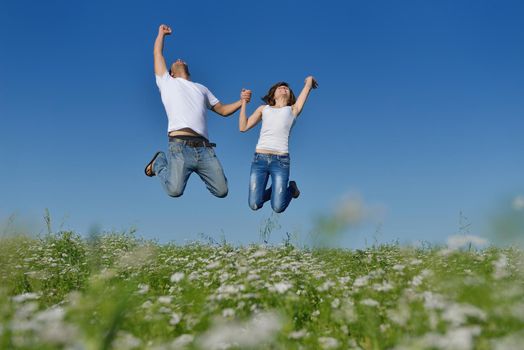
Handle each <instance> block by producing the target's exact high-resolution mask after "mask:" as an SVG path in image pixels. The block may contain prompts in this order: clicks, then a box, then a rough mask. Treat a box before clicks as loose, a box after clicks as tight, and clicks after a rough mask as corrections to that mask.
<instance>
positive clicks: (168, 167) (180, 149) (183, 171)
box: [153, 140, 228, 198]
mask: <svg viewBox="0 0 524 350" xmlns="http://www.w3.org/2000/svg"><path fill="white" fill-rule="evenodd" d="M153 170H154V172H155V174H156V175H157V176H158V178H159V179H160V183H161V184H162V187H163V188H164V190H165V191H166V192H167V194H168V195H170V196H171V197H180V196H181V195H182V194H183V193H184V189H185V188H186V184H187V180H188V179H189V175H191V173H193V172H195V173H197V174H198V175H199V176H200V178H201V179H202V181H204V183H205V184H206V187H207V189H208V190H209V192H211V193H212V194H213V195H214V196H216V197H219V198H224V197H225V196H227V192H228V189H227V179H226V176H225V175H224V170H223V169H222V165H221V164H220V161H219V160H218V158H217V156H216V154H215V150H214V149H213V148H212V147H190V146H188V145H187V144H185V143H184V141H182V140H180V141H170V142H169V156H166V154H165V153H164V152H161V153H160V154H159V155H158V156H157V158H156V160H155V162H154V164H153Z"/></svg>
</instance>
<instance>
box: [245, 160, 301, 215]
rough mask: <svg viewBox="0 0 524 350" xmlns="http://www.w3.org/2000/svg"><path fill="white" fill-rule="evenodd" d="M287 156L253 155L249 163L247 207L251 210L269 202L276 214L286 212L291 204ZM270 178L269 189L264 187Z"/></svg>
mask: <svg viewBox="0 0 524 350" xmlns="http://www.w3.org/2000/svg"><path fill="white" fill-rule="evenodd" d="M289 164H290V160H289V155H275V154H262V153H255V157H254V158H253V162H252V163H251V177H250V184H249V207H250V208H251V209H253V210H258V209H260V208H262V206H263V205H264V203H265V202H267V201H269V200H271V208H273V210H274V211H275V212H277V213H281V212H283V211H284V210H286V208H287V206H288V205H289V202H291V198H292V197H291V189H290V188H289V186H288V180H289ZM269 176H271V187H270V188H268V189H266V185H267V182H268V179H269Z"/></svg>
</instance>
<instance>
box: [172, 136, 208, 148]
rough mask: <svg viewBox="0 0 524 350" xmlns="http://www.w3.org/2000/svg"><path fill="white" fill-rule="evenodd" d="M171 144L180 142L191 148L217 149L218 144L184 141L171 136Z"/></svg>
mask: <svg viewBox="0 0 524 350" xmlns="http://www.w3.org/2000/svg"><path fill="white" fill-rule="evenodd" d="M169 141H170V142H180V143H183V144H184V145H186V146H189V147H216V146H217V144H216V143H212V142H209V141H207V140H184V139H181V138H178V137H172V136H169Z"/></svg>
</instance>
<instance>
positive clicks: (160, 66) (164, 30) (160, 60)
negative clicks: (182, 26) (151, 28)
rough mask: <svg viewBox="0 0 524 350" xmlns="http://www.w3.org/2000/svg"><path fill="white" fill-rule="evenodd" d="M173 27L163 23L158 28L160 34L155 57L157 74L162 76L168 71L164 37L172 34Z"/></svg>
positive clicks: (154, 50) (156, 43)
mask: <svg viewBox="0 0 524 350" xmlns="http://www.w3.org/2000/svg"><path fill="white" fill-rule="evenodd" d="M171 32H172V31H171V28H170V27H169V26H166V25H165V24H161V25H160V27H159V28H158V35H157V37H156V40H155V48H154V49H153V55H154V57H155V74H156V75H158V76H162V75H164V74H165V72H167V67H166V60H165V59H164V54H163V53H162V52H163V51H164V37H165V36H166V35H170V34H171Z"/></svg>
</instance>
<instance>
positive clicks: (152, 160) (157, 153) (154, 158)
mask: <svg viewBox="0 0 524 350" xmlns="http://www.w3.org/2000/svg"><path fill="white" fill-rule="evenodd" d="M160 153H162V152H160V151H159V152H156V153H155V155H154V156H153V158H152V159H151V161H150V162H149V163H147V165H146V167H145V168H144V173H145V174H146V176H147V177H153V176H156V174H155V173H154V171H153V163H154V162H155V160H156V157H158V155H159V154H160ZM150 165H151V175H150V174H148V173H147V168H149V166H150Z"/></svg>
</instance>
